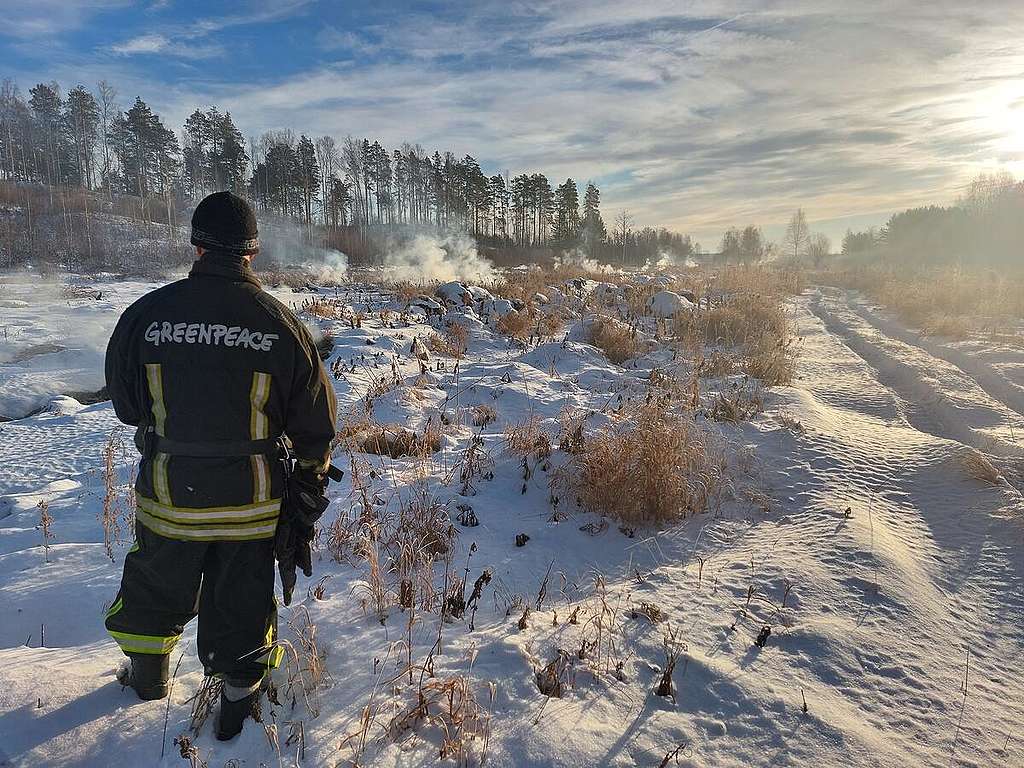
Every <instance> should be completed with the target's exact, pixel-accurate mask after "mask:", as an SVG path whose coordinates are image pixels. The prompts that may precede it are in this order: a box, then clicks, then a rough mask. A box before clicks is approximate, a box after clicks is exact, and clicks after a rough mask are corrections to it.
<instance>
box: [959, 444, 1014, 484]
mask: <svg viewBox="0 0 1024 768" xmlns="http://www.w3.org/2000/svg"><path fill="white" fill-rule="evenodd" d="M960 465H961V466H962V467H963V469H964V471H965V472H966V473H967V475H968V477H971V478H973V479H975V480H978V481H980V482H982V483H988V484H989V485H1003V483H1005V480H1004V478H1003V473H1002V472H1000V471H999V470H998V469H997V468H996V466H995V465H994V464H993V463H992V462H991V461H989V460H988V458H986V457H985V455H984V454H983V453H981V452H980V451H977V450H975V449H974V448H969V449H967V451H965V452H964V453H963V454H962V455H961V457H960Z"/></svg>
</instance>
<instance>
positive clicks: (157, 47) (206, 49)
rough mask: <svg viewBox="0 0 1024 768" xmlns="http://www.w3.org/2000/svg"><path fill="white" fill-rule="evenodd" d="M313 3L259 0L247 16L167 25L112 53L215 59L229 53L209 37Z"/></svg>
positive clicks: (284, 15) (308, 0)
mask: <svg viewBox="0 0 1024 768" xmlns="http://www.w3.org/2000/svg"><path fill="white" fill-rule="evenodd" d="M312 2H313V0H278V2H273V0H258V2H253V3H251V4H250V5H249V7H248V8H247V10H246V11H245V12H244V13H233V14H227V15H222V16H208V17H203V18H199V19H196V20H194V21H191V22H188V23H184V24H175V25H164V26H163V27H162V28H161V30H160V31H159V32H155V33H147V34H144V35H139V36H137V37H133V38H130V39H128V40H124V41H122V42H119V43H114V44H113V45H111V46H110V47H109V50H110V51H111V52H112V53H114V54H117V55H119V56H133V55H138V54H163V55H166V56H179V57H183V58H211V57H214V56H219V55H222V54H224V53H225V52H226V51H227V46H225V45H223V44H222V43H220V42H217V41H215V42H212V43H209V42H205V41H206V40H207V39H208V38H209V37H211V36H215V35H217V34H218V33H220V32H224V31H226V30H229V29H231V28H232V27H240V26H247V25H253V24H267V23H270V22H273V21H276V20H278V19H283V18H287V17H288V16H291V15H292V14H295V13H297V12H299V11H301V10H302V9H304V8H306V7H308V6H309V5H310V4H311V3H312ZM167 5H168V3H167V2H164V3H160V4H157V5H155V6H151V8H150V10H162V9H164V8H166V7H167Z"/></svg>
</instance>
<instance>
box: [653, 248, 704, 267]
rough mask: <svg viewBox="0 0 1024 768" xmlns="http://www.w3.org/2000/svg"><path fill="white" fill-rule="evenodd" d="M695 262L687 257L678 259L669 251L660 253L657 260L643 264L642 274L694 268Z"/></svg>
mask: <svg viewBox="0 0 1024 768" xmlns="http://www.w3.org/2000/svg"><path fill="white" fill-rule="evenodd" d="M696 266H697V262H696V261H694V260H693V259H691V258H690V257H689V256H684V257H681V258H680V257H679V256H677V255H676V254H674V253H671V252H669V251H661V252H660V253H659V254H658V258H657V259H648V261H647V263H646V264H644V268H643V271H644V272H658V271H661V270H664V269H670V268H672V267H691V268H692V267H696Z"/></svg>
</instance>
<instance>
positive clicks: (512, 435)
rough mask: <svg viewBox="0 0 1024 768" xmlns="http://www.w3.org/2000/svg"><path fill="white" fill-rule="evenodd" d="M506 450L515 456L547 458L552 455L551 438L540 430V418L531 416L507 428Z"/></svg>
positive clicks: (534, 415)
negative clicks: (533, 455) (532, 455)
mask: <svg viewBox="0 0 1024 768" xmlns="http://www.w3.org/2000/svg"><path fill="white" fill-rule="evenodd" d="M505 450H506V451H508V453H510V454H512V455H513V456H523V457H525V456H529V455H530V454H533V453H536V454H537V455H538V456H540V457H541V458H547V457H548V456H550V455H551V438H550V437H548V435H547V433H545V432H544V431H543V430H542V429H541V428H540V418H539V417H537V415H536V414H531V415H530V416H528V417H527V418H525V419H523V420H522V421H517V422H515V423H514V424H509V425H508V426H506V427H505Z"/></svg>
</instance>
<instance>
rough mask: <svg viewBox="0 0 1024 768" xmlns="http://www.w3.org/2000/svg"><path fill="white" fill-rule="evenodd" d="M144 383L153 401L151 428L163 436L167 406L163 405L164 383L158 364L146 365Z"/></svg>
mask: <svg viewBox="0 0 1024 768" xmlns="http://www.w3.org/2000/svg"><path fill="white" fill-rule="evenodd" d="M146 381H147V382H148V383H149V397H150V399H151V400H152V401H153V408H152V410H153V426H154V428H155V429H156V433H157V434H158V435H160V436H161V437H163V436H164V425H165V423H166V422H167V406H166V405H165V404H164V381H163V373H162V371H161V368H160V363H146Z"/></svg>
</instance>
